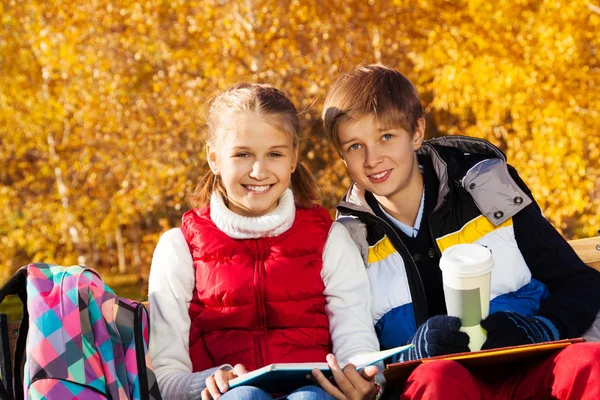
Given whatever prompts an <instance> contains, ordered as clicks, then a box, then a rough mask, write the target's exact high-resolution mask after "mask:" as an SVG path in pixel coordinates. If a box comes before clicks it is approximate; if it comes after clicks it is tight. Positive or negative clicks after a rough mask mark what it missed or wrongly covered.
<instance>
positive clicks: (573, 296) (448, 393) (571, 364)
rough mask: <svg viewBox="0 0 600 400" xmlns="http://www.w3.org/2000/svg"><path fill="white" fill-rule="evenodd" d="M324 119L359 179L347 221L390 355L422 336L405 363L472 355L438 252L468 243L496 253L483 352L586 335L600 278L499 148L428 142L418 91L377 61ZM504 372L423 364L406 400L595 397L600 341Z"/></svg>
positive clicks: (359, 73) (341, 90) (599, 304)
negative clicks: (450, 304) (489, 374)
mask: <svg viewBox="0 0 600 400" xmlns="http://www.w3.org/2000/svg"><path fill="white" fill-rule="evenodd" d="M323 119H324V123H325V131H326V135H327V137H328V139H329V140H330V142H331V143H332V144H333V146H334V147H335V148H336V150H337V152H338V153H339V155H340V156H341V157H342V159H343V160H344V163H345V164H346V166H347V168H348V172H349V173H350V176H351V177H352V179H353V180H354V183H353V184H352V186H351V187H350V189H349V190H348V192H347V194H346V195H345V196H344V198H343V199H342V201H341V202H340V204H339V205H338V213H339V216H340V220H341V221H344V222H345V224H346V226H347V227H349V228H350V229H351V231H352V232H353V237H354V238H355V240H356V241H357V243H358V244H359V247H361V249H362V252H363V257H364V259H365V263H366V265H367V273H368V276H369V279H370V281H371V288H372V296H373V303H372V311H373V319H374V322H375V329H376V331H377V334H378V337H379V341H380V345H381V347H382V348H390V347H394V346H399V345H402V344H405V343H407V342H412V343H413V344H414V345H415V348H414V349H413V350H411V351H410V352H407V353H405V355H403V358H401V360H403V361H406V360H408V359H418V358H425V357H432V356H437V355H442V354H452V353H458V352H463V351H469V349H468V343H469V338H468V336H467V335H466V334H465V333H463V332H460V331H458V329H459V328H460V320H458V319H457V318H455V317H449V316H447V315H446V305H445V301H444V291H443V284H442V277H441V271H440V269H439V260H440V255H441V253H442V251H444V249H446V248H448V247H449V246H451V245H454V244H458V243H478V244H481V245H484V246H487V247H488V248H489V249H490V250H491V252H492V256H493V259H494V270H493V272H492V287H491V298H492V300H491V304H490V315H489V317H488V318H486V319H485V320H483V321H482V322H481V325H482V327H483V328H484V329H486V330H487V332H488V337H487V341H486V342H485V343H484V345H483V349H489V348H496V347H503V346H511V345H520V344H527V343H536V342H543V341H550V340H557V339H562V338H573V337H579V336H581V335H582V334H583V333H584V331H586V329H588V328H589V327H590V325H591V324H592V322H593V321H594V318H595V316H596V314H597V313H598V311H599V310H600V273H598V271H596V270H594V269H592V268H590V267H588V266H586V265H585V264H584V263H583V262H582V261H581V260H580V259H579V258H578V257H577V255H576V254H575V253H574V251H573V250H572V249H571V247H570V246H569V244H568V243H567V242H566V241H565V240H564V239H563V238H562V236H561V235H560V234H559V233H558V232H557V231H556V230H555V229H554V228H553V227H552V226H551V225H550V224H549V223H548V222H547V221H546V220H545V219H544V218H543V216H542V214H541V212H540V209H539V207H538V205H537V203H536V202H535V200H534V198H533V196H532V194H531V191H530V190H529V189H528V188H527V186H526V185H525V184H524V183H523V181H522V180H521V179H520V178H519V176H518V174H517V172H516V171H515V170H514V169H513V168H512V167H511V166H510V165H508V164H506V158H505V156H504V154H503V153H502V152H501V151H500V150H499V149H498V148H496V147H494V146H493V145H491V144H490V143H488V142H487V141H485V140H481V139H475V138H467V137H459V136H450V137H441V138H437V139H433V140H428V141H424V140H423V139H424V134H425V119H424V115H423V109H422V106H421V101H420V99H419V95H418V93H417V91H416V89H415V87H414V86H413V85H412V83H411V82H410V81H409V80H408V79H406V78H405V77H404V76H403V75H402V74H400V73H399V72H397V71H395V70H393V69H391V68H387V67H384V66H380V65H370V66H364V67H358V68H356V69H355V70H353V71H352V72H350V73H348V74H346V75H344V76H342V77H341V78H340V79H338V81H337V82H336V83H334V85H333V87H332V88H331V90H330V92H329V94H328V95H327V99H326V100H325V106H324V111H323ZM505 375H506V376H503V377H502V379H500V382H498V379H496V382H494V383H493V384H492V382H490V380H489V379H487V378H486V377H484V376H483V375H482V374H480V375H479V376H476V375H474V374H472V372H470V371H467V370H466V369H464V368H463V367H462V366H461V365H460V364H458V363H456V362H453V361H440V362H434V363H424V364H422V365H421V366H420V367H418V368H417V369H416V370H415V371H414V372H413V374H412V375H411V376H410V377H409V379H408V381H407V384H406V386H405V388H404V390H403V395H402V398H429V397H431V398H440V397H441V394H442V393H443V397H446V398H450V399H460V398H473V399H479V398H486V397H488V396H492V395H493V396H500V397H506V398H529V396H549V395H553V396H555V397H558V398H561V399H562V398H569V399H571V398H586V399H588V398H589V399H598V398H600V381H599V378H598V377H599V376H600V344H595V343H582V344H576V345H571V346H569V347H567V348H566V349H565V350H563V351H561V352H557V353H556V354H554V355H552V356H551V357H550V358H548V359H545V360H540V361H539V362H535V363H531V364H529V365H528V366H526V367H523V368H522V369H521V370H519V371H517V372H514V370H513V371H510V372H506V374H505ZM495 378H498V375H496V376H495ZM524 382H527V384H525V383H524Z"/></svg>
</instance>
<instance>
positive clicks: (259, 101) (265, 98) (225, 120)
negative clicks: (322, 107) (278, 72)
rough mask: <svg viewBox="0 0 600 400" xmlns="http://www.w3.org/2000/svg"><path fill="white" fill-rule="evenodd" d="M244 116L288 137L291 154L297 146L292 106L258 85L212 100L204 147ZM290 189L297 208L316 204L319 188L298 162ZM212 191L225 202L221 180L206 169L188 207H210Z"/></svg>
mask: <svg viewBox="0 0 600 400" xmlns="http://www.w3.org/2000/svg"><path fill="white" fill-rule="evenodd" d="M243 112H251V113H253V114H255V115H258V116H259V117H260V118H261V119H263V120H264V121H265V122H267V123H268V124H269V125H271V126H272V127H274V128H275V129H277V130H279V131H281V132H284V133H286V134H288V135H289V136H290V138H291V139H292V147H293V148H294V150H296V149H298V147H299V146H300V124H299V121H298V111H297V110H296V107H295V106H294V103H292V101H291V100H290V99H289V98H288V97H287V96H286V95H285V94H283V92H281V91H279V90H277V89H276V88H274V87H273V86H271V85H267V84H261V83H239V84H237V85H235V86H233V87H232V88H230V89H228V90H226V91H224V92H221V93H220V94H218V95H217V96H216V97H215V99H214V100H213V101H212V103H211V106H210V109H209V112H208V119H207V124H206V125H207V127H208V138H207V143H209V144H211V145H212V146H215V145H216V141H217V140H218V139H219V137H218V136H219V133H220V132H222V131H223V130H222V129H219V128H221V127H223V126H225V125H231V124H235V117H236V115H239V114H240V113H243ZM291 189H292V192H293V193H294V201H295V203H296V206H297V207H299V208H309V207H311V206H312V205H313V204H314V202H315V201H317V200H319V197H320V196H319V186H318V184H317V182H316V181H315V178H314V177H313V175H312V174H311V173H310V171H309V170H308V169H307V168H306V167H305V166H304V165H303V164H302V163H301V162H300V161H298V164H297V165H296V170H295V171H294V172H293V173H292V181H291ZM215 190H216V191H218V192H219V193H220V194H221V195H222V196H223V198H224V199H225V201H226V202H227V192H226V191H225V187H224V186H223V182H222V181H221V178H220V177H219V176H218V175H215V174H213V172H212V171H211V170H210V169H209V170H208V171H207V172H206V174H205V175H204V176H203V177H202V179H201V180H200V183H198V186H196V189H195V190H194V193H192V195H191V196H190V204H191V205H192V206H193V207H201V206H204V205H207V204H209V203H210V197H211V195H212V193H213V192H214V191H215Z"/></svg>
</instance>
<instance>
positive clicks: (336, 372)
mask: <svg viewBox="0 0 600 400" xmlns="http://www.w3.org/2000/svg"><path fill="white" fill-rule="evenodd" d="M327 364H329V369H330V370H331V373H332V375H333V379H334V380H335V383H336V384H337V386H338V387H339V388H340V390H341V391H342V393H344V394H345V395H347V396H348V395H349V394H350V393H352V392H353V391H354V385H353V384H352V382H351V381H350V380H349V376H348V375H350V376H352V377H353V378H354V379H355V380H356V378H359V379H361V378H360V376H359V374H358V372H356V367H355V366H354V365H352V364H347V365H346V366H345V367H344V370H342V368H341V367H340V364H339V363H338V361H337V358H335V356H334V355H333V354H328V355H327Z"/></svg>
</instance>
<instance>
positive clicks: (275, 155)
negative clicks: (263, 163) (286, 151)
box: [269, 152, 282, 157]
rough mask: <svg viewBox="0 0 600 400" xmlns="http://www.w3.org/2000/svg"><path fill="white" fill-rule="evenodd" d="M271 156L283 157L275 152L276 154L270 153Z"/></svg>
mask: <svg viewBox="0 0 600 400" xmlns="http://www.w3.org/2000/svg"><path fill="white" fill-rule="evenodd" d="M269 156H270V157H282V154H281V153H277V152H274V153H269Z"/></svg>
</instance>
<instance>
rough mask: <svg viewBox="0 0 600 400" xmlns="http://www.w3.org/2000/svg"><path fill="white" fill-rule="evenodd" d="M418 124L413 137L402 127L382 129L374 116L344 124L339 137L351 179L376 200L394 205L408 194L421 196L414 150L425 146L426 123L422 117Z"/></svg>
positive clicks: (421, 187)
mask: <svg viewBox="0 0 600 400" xmlns="http://www.w3.org/2000/svg"><path fill="white" fill-rule="evenodd" d="M417 125H418V127H417V129H416V131H415V132H414V134H413V135H411V134H410V133H409V132H407V131H405V130H404V129H402V128H392V129H387V128H382V127H381V126H380V123H379V121H377V119H375V118H374V117H373V116H366V117H364V118H361V119H359V120H356V121H347V122H342V123H341V124H340V126H339V129H338V138H339V143H340V149H341V153H342V157H343V159H344V163H345V164H346V167H347V168H348V172H349V173H350V176H351V177H352V179H353V180H354V181H356V183H358V185H359V186H360V187H361V188H363V189H366V190H368V191H369V192H371V193H373V194H374V195H375V196H376V197H384V198H386V199H387V200H388V201H391V202H394V203H396V202H402V199H403V198H406V195H407V194H408V193H409V191H412V190H416V191H418V193H421V192H422V190H423V186H422V180H421V178H420V171H419V165H418V163H417V157H416V154H415V151H416V150H418V149H419V148H420V147H421V144H422V143H423V137H424V134H425V120H424V119H422V118H421V119H420V120H419V122H418V124H417ZM417 174H418V176H417ZM417 186H418V187H417Z"/></svg>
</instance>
